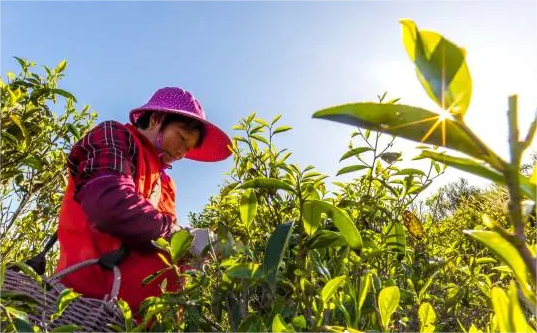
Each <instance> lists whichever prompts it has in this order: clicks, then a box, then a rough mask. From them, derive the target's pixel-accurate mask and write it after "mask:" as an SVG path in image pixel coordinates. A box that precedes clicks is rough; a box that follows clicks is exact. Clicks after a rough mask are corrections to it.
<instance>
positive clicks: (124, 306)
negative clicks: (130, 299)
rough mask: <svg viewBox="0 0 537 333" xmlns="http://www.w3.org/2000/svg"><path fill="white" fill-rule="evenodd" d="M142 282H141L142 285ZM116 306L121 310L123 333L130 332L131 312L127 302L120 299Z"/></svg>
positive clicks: (131, 323)
mask: <svg viewBox="0 0 537 333" xmlns="http://www.w3.org/2000/svg"><path fill="white" fill-rule="evenodd" d="M143 284H144V282H143V281H142V285H143ZM117 306H118V307H119V309H120V310H121V313H122V314H123V318H124V319H125V331H127V332H130V331H131V330H132V327H133V324H134V321H133V320H132V311H131V308H130V306H129V304H128V303H127V302H125V301H124V300H122V299H120V300H118V301H117Z"/></svg>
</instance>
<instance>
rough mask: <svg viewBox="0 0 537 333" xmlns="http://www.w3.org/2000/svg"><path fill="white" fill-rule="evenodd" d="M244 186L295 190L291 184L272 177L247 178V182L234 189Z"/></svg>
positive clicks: (244, 187) (243, 187)
mask: <svg viewBox="0 0 537 333" xmlns="http://www.w3.org/2000/svg"><path fill="white" fill-rule="evenodd" d="M246 188H263V189H269V190H285V191H289V192H291V193H293V192H294V191H295V190H294V189H293V188H292V187H291V185H289V184H287V183H286V182H284V181H282V180H279V179H274V178H263V177H260V178H256V179H252V180H249V181H247V182H244V184H242V185H239V186H237V187H236V189H246Z"/></svg>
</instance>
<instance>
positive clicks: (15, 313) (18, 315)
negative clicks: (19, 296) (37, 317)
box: [5, 306, 31, 332]
mask: <svg viewBox="0 0 537 333" xmlns="http://www.w3.org/2000/svg"><path fill="white" fill-rule="evenodd" d="M5 309H6V311H7V312H8V313H9V314H10V315H11V316H12V317H13V318H18V319H21V320H25V321H28V314H27V313H26V312H24V311H21V310H17V309H15V308H12V307H9V306H6V308H5ZM30 332H31V331H30Z"/></svg>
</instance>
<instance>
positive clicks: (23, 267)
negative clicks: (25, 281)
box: [13, 262, 43, 283]
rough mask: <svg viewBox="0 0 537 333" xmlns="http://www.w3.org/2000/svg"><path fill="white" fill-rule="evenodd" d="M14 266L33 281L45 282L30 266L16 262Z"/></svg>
mask: <svg viewBox="0 0 537 333" xmlns="http://www.w3.org/2000/svg"><path fill="white" fill-rule="evenodd" d="M13 265H15V266H17V267H18V268H20V269H21V270H22V271H23V272H24V274H26V275H27V276H29V277H31V278H32V279H33V280H35V281H37V282H38V283H41V282H43V279H42V278H41V276H39V275H38V274H37V273H36V272H35V271H34V269H33V268H32V267H30V266H28V265H27V264H25V263H22V262H14V263H13Z"/></svg>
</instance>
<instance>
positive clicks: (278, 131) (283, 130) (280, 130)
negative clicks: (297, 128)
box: [272, 126, 292, 134]
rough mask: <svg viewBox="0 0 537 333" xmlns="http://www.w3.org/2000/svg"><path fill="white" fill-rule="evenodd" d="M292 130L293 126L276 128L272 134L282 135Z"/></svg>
mask: <svg viewBox="0 0 537 333" xmlns="http://www.w3.org/2000/svg"><path fill="white" fill-rule="evenodd" d="M290 129H292V127H291V126H280V127H278V128H276V129H275V130H274V132H272V134H278V133H282V132H287V131H288V130H290Z"/></svg>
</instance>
